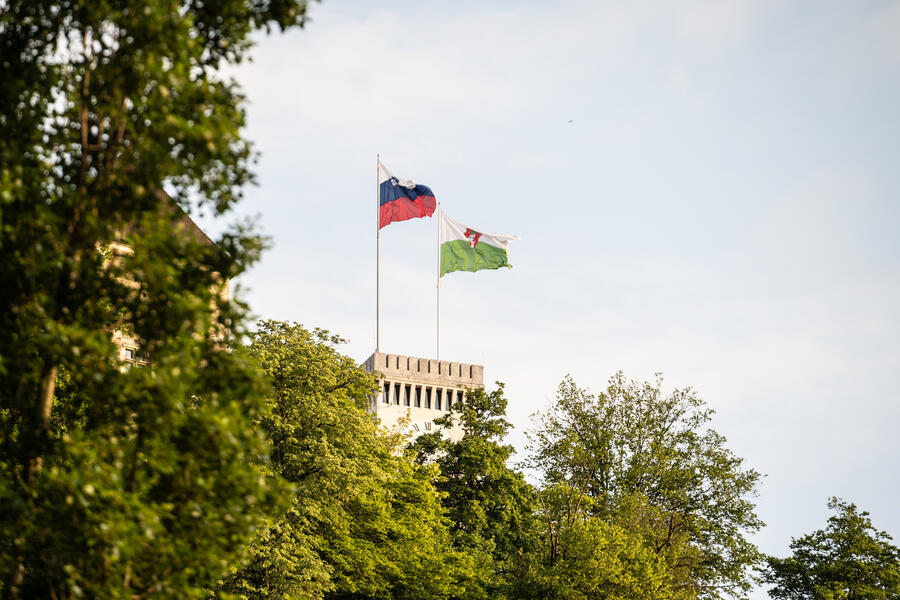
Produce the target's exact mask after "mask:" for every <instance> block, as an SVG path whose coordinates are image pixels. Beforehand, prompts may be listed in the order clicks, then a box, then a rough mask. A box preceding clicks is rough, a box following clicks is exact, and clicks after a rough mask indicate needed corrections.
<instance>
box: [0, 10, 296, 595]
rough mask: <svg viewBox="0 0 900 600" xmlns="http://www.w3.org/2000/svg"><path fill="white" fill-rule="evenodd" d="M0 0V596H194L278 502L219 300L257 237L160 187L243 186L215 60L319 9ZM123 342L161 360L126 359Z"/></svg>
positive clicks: (235, 192)
mask: <svg viewBox="0 0 900 600" xmlns="http://www.w3.org/2000/svg"><path fill="white" fill-rule="evenodd" d="M0 11H2V12H0V290H3V293H2V294H0V506H2V507H3V510H2V511H0V589H2V591H3V595H4V596H6V597H55V598H65V597H73V596H79V595H85V596H88V597H94V596H97V597H106V598H120V597H121V598H125V597H128V598H132V597H147V596H152V597H155V598H165V597H171V598H189V597H202V596H204V595H205V593H206V592H205V590H206V589H207V588H208V586H209V585H210V584H211V583H212V582H214V581H215V580H216V579H217V578H218V577H220V576H221V575H222V574H223V573H224V572H225V571H226V569H227V567H228V565H229V564H230V561H231V559H232V558H233V557H234V556H235V555H236V554H237V552H238V550H239V549H240V546H241V544H242V542H243V541H244V540H246V539H247V537H248V536H249V535H250V534H251V533H252V531H253V529H254V527H255V524H256V522H257V520H258V518H259V512H260V511H263V510H266V509H268V508H271V506H272V502H273V501H275V500H276V499H277V496H278V495H277V494H276V493H275V490H273V489H272V487H271V484H270V482H269V481H267V480H266V479H265V478H263V477H262V476H261V474H260V473H259V471H258V468H257V467H255V466H253V462H255V459H254V457H257V456H259V455H261V454H263V453H265V452H266V448H267V447H266V444H265V441H264V438H263V435H262V433H261V432H258V431H256V430H254V429H253V428H252V427H250V420H251V419H253V418H254V417H258V416H259V410H260V401H261V398H262V393H263V387H262V385H261V382H260V380H259V377H258V375H257V373H256V370H255V368H254V367H253V366H252V365H251V364H250V363H248V362H246V361H244V360H243V359H242V358H241V356H240V355H239V354H237V353H231V352H228V351H226V343H227V342H226V340H227V338H228V337H229V336H232V335H240V333H241V322H242V319H243V315H244V309H243V307H242V306H241V305H239V304H237V303H234V302H229V301H228V300H227V299H226V298H225V297H224V296H223V295H222V291H223V285H225V281H226V280H227V279H228V278H230V277H233V276H235V275H237V274H238V273H240V272H241V271H242V270H243V269H244V268H245V267H246V266H247V265H248V264H250V263H251V262H253V260H255V258H256V257H257V255H258V253H259V250H260V248H261V242H260V240H259V239H258V238H257V237H256V236H254V235H252V234H251V233H248V232H247V231H246V230H245V229H242V228H237V229H235V230H233V231H232V232H230V233H228V234H226V235H225V236H223V237H222V238H221V239H220V240H219V244H218V247H216V246H213V245H212V244H209V243H208V242H207V241H205V240H204V239H203V237H202V236H200V235H197V234H196V232H195V231H194V230H192V229H191V227H190V225H189V224H187V223H186V222H185V221H184V220H183V219H182V213H181V211H180V208H178V207H177V206H176V204H175V203H174V202H173V201H172V200H171V199H170V198H169V197H168V196H166V195H165V194H164V193H162V190H161V186H162V185H163V184H164V183H165V184H166V185H167V186H169V188H170V189H172V190H174V191H175V195H176V197H177V198H179V199H186V198H192V199H193V203H194V206H195V207H196V208H201V209H203V210H205V211H208V212H211V213H213V214H222V213H224V212H225V211H226V210H227V209H228V208H229V207H230V206H231V205H232V204H233V203H234V202H235V201H236V200H237V199H238V198H239V197H240V190H241V186H243V185H244V184H246V183H249V182H251V181H252V175H251V173H250V170H249V166H250V162H251V158H252V153H251V150H250V147H249V145H248V143H247V142H246V141H244V140H243V139H242V138H241V134H240V131H241V127H242V126H243V108H242V100H243V99H242V97H241V95H240V92H239V90H238V89H237V87H236V85H235V84H234V83H233V82H229V81H225V80H222V79H220V78H218V77H217V68H218V67H220V66H222V65H224V64H226V63H234V62H237V61H240V60H241V59H242V58H243V57H244V55H245V53H246V51H247V49H248V48H249V46H250V38H249V34H250V33H251V32H252V31H253V30H255V29H258V28H260V27H268V26H270V25H278V26H279V27H282V28H284V27H289V26H292V25H299V24H302V22H303V18H304V13H305V2H303V1H302V0H301V1H298V0H270V1H267V2H252V3H248V2H244V1H243V0H222V1H217V2H204V3H200V2H192V1H181V2H178V1H174V2H173V1H169V0H166V1H163V0H149V1H147V2H140V3H134V2H126V1H110V0H99V1H98V0H91V1H70V2H66V1H50V0H10V1H9V2H4V3H3V6H2V8H0ZM116 241H123V242H126V243H127V244H128V245H129V246H130V248H131V250H125V249H123V247H117V246H114V245H110V244H111V243H112V242H116ZM117 334H123V335H127V336H129V337H131V338H133V339H134V340H135V341H136V342H137V343H138V344H139V345H140V347H141V349H142V351H143V352H145V353H147V354H149V357H150V365H149V367H146V368H136V369H132V370H130V371H124V370H123V368H122V364H121V363H120V362H119V361H118V359H117V357H116V347H115V346H114V344H113V342H112V338H113V336H114V335H117ZM57 383H58V384H59V387H58V389H57Z"/></svg>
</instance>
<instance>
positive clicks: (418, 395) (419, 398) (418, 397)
mask: <svg viewBox="0 0 900 600" xmlns="http://www.w3.org/2000/svg"><path fill="white" fill-rule="evenodd" d="M406 389H409V386H406ZM415 406H416V408H419V407H420V406H422V388H420V387H419V386H416V404H415Z"/></svg>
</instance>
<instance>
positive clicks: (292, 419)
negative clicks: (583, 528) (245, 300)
mask: <svg viewBox="0 0 900 600" xmlns="http://www.w3.org/2000/svg"><path fill="white" fill-rule="evenodd" d="M342 341H343V340H341V338H339V337H337V336H333V335H330V334H329V333H328V332H326V331H323V330H315V331H308V330H306V329H304V328H303V327H302V326H300V325H297V324H291V323H282V322H276V321H264V322H262V323H260V324H259V329H258V330H257V331H256V332H255V333H254V334H253V336H252V339H251V343H250V346H249V353H250V355H251V356H252V357H253V358H254V359H255V360H257V361H258V363H259V365H260V368H261V369H262V371H263V372H264V373H265V374H266V375H267V376H268V377H269V378H270V380H271V384H272V388H271V390H272V391H271V394H270V396H269V399H268V400H267V410H265V411H264V412H263V413H261V417H260V418H259V420H258V423H259V425H260V426H261V427H262V428H263V429H264V430H265V431H266V432H267V433H268V434H269V436H270V437H271V439H272V441H273V449H272V455H271V460H270V461H269V462H268V463H267V465H266V470H267V471H268V473H269V476H270V477H279V478H284V479H286V480H287V481H288V482H290V483H291V484H292V486H293V490H294V499H293V502H292V504H291V506H290V507H289V509H288V510H287V511H286V512H284V513H283V514H281V515H277V516H273V518H271V519H270V522H269V525H268V527H266V528H264V529H262V530H261V532H260V534H259V535H258V536H257V538H256V539H255V540H254V542H253V543H252V544H251V546H250V548H249V552H248V555H249V557H248V560H247V563H246V565H245V566H244V567H242V568H240V569H237V570H236V571H235V572H234V574H233V575H232V576H231V577H230V578H229V579H228V581H227V582H226V583H225V584H224V585H223V587H222V589H223V590H225V591H232V592H238V593H241V594H243V595H244V596H246V597H249V598H322V597H327V598H348V599H349V598H376V599H377V598H384V599H390V598H398V599H402V598H409V599H410V600H412V599H416V598H422V599H429V598H479V597H484V596H483V592H482V591H481V590H482V587H483V583H482V580H483V579H484V578H485V577H484V575H483V572H484V570H485V568H486V567H484V566H482V565H479V564H477V563H476V562H475V560H474V559H473V557H472V556H471V555H470V554H468V553H466V552H463V551H459V550H456V549H454V548H453V547H452V546H451V535H450V527H449V522H448V521H447V519H446V517H445V515H444V508H443V506H442V504H441V501H442V499H444V498H445V497H446V496H445V494H444V493H443V491H441V490H438V489H436V488H435V487H434V486H433V485H432V480H433V479H434V477H435V476H436V475H437V473H436V469H434V467H428V466H422V465H420V464H417V463H415V462H414V461H412V460H411V459H410V458H409V457H407V456H405V455H403V453H402V446H403V444H404V443H405V442H404V440H403V438H401V437H398V436H396V435H391V434H388V433H387V432H384V431H381V430H380V429H379V427H378V424H377V422H376V419H375V417H374V415H372V414H371V413H369V412H367V411H366V407H367V404H368V400H367V397H366V394H367V393H371V392H374V390H375V388H376V386H375V379H374V376H373V375H372V374H370V373H368V372H366V371H365V370H364V369H363V368H361V367H359V366H358V365H356V363H355V362H354V361H353V360H352V359H350V358H349V357H346V356H344V355H342V354H340V353H339V352H338V351H337V346H338V345H339V344H340V343H341V342H342Z"/></svg>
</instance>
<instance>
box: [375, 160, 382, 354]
mask: <svg viewBox="0 0 900 600" xmlns="http://www.w3.org/2000/svg"><path fill="white" fill-rule="evenodd" d="M379 167H381V155H380V154H376V155H375V352H381V190H380V188H379V185H378V179H379V175H380V173H379V172H378V171H379Z"/></svg>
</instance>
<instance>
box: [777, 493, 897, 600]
mask: <svg viewBox="0 0 900 600" xmlns="http://www.w3.org/2000/svg"><path fill="white" fill-rule="evenodd" d="M828 508H829V509H831V510H832V511H834V513H835V514H834V515H833V516H831V517H829V518H828V526H827V527H826V528H825V529H819V530H818V531H815V532H813V533H810V534H808V535H804V536H803V537H800V538H796V539H793V540H791V550H792V551H793V555H792V556H789V557H787V558H777V557H774V556H771V557H769V558H768V559H767V562H768V565H767V569H766V571H765V575H764V581H765V582H766V583H769V584H771V585H773V586H774V587H773V588H772V589H770V590H769V596H771V597H772V598H779V599H783V600H863V599H865V600H879V599H885V600H886V599H890V598H893V599H896V598H900V549H898V548H897V547H896V546H894V545H893V544H891V543H890V542H891V536H889V535H888V534H887V533H885V532H883V531H878V530H877V529H875V527H874V526H873V525H872V521H871V519H869V513H867V512H865V511H859V510H858V509H857V508H856V505H855V504H849V503H847V502H844V501H843V500H840V499H839V498H832V499H831V500H830V501H829V502H828Z"/></svg>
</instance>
